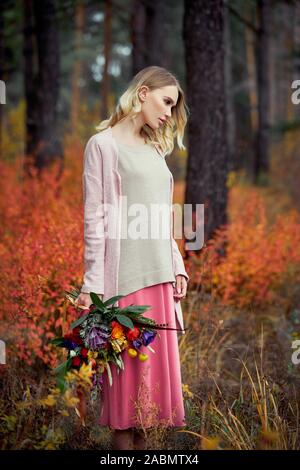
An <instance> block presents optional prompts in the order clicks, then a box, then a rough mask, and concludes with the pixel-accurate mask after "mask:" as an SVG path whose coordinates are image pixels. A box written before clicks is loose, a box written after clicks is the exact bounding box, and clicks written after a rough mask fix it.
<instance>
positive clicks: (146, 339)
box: [142, 330, 156, 346]
mask: <svg viewBox="0 0 300 470" xmlns="http://www.w3.org/2000/svg"><path fill="white" fill-rule="evenodd" d="M155 336H156V331H149V330H145V331H143V333H142V341H143V344H144V346H148V344H150V343H152V341H153V340H154V338H155Z"/></svg>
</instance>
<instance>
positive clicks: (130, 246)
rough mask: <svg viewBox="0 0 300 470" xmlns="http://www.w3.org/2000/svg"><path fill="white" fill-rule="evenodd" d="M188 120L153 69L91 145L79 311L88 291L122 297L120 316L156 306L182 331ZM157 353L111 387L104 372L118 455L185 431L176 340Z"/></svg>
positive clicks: (108, 420) (166, 77)
mask: <svg viewBox="0 0 300 470" xmlns="http://www.w3.org/2000/svg"><path fill="white" fill-rule="evenodd" d="M187 111H188V109H187V106H186V104H185V99H184V93H183V91H182V89H181V86H180V85H179V83H178V81H177V79H176V78H175V76H174V75H173V74H172V73H170V72H169V71H167V70H166V69H164V68H162V67H158V66H150V67H146V68H144V69H143V70H141V71H140V72H139V73H137V74H136V75H135V76H134V77H133V79H132V80H131V82H130V84H129V86H128V88H127V89H126V91H125V92H124V93H123V94H122V96H121V97H120V99H119V103H118V105H117V107H116V109H115V111H114V112H113V114H112V115H111V116H110V118H109V119H106V120H104V121H102V122H101V123H100V125H99V126H98V127H97V130H98V133H97V134H95V135H93V136H92V137H91V138H90V139H89V141H88V142H87V145H86V148H85V153H84V170H83V196H84V241H85V252H84V262H85V273H84V282H83V286H82V289H81V294H80V296H79V298H78V302H79V303H80V304H83V305H86V306H89V305H90V304H91V298H90V292H96V293H98V294H99V295H101V296H102V298H103V300H107V299H108V298H110V297H112V296H114V295H124V297H123V298H121V299H120V300H119V302H118V303H117V305H119V306H120V307H121V308H123V307H125V306H127V305H130V304H137V305H150V306H151V309H149V310H147V311H146V312H145V315H147V316H149V317H151V318H153V319H155V320H156V321H157V322H158V323H163V324H166V323H168V324H169V326H170V327H174V328H176V327H178V326H179V328H181V329H182V330H183V329H184V328H183V319H182V312H181V309H180V300H181V299H183V298H185V296H186V291H187V282H188V280H189V276H188V274H187V272H186V270H185V267H184V263H183V259H182V256H181V254H180V251H179V249H178V246H177V243H176V241H175V240H174V238H173V235H172V225H173V221H172V217H171V211H170V208H171V206H172V197H173V184H174V181H173V177H172V174H171V172H170V171H169V169H168V167H167V164H166V162H165V156H166V155H168V154H170V153H171V152H172V150H173V147H174V138H175V137H176V138H177V144H178V146H179V148H181V149H184V148H185V147H184V145H183V134H184V128H185V126H186V122H187ZM125 199H126V204H125ZM163 206H164V207H166V206H167V208H168V212H167V214H169V215H168V216H167V217H163V222H164V225H165V226H164V230H160V232H159V233H160V236H155V237H152V235H151V227H150V223H149V221H150V219H151V217H150V211H151V210H152V209H153V207H163ZM141 207H142V217H141V218H139V219H138V220H139V222H141V221H142V222H143V224H142V225H143V230H144V231H143V230H142V236H139V235H140V226H139V224H138V223H136V222H135V223H134V222H133V220H132V216H133V215H136V214H138V211H137V209H140V208H141ZM145 214H146V215H145ZM151 220H152V219H151ZM146 221H147V224H146V230H145V222H146ZM132 223H133V225H132V226H131V229H130V230H129V227H130V224H132ZM152 228H153V227H152ZM148 229H149V230H148ZM145 233H146V236H145ZM163 233H164V234H165V233H167V234H168V235H167V236H165V235H164V236H163ZM153 349H155V353H153V352H150V351H149V349H148V348H147V347H146V346H144V345H142V347H141V349H140V352H141V353H142V354H147V355H148V359H147V360H145V361H142V360H139V358H137V357H136V358H131V357H129V356H128V354H127V353H126V354H125V353H124V357H123V360H124V366H125V368H124V370H122V371H121V372H120V373H119V374H118V373H117V370H116V368H115V366H114V365H112V376H113V385H112V386H110V385H109V382H108V377H107V375H106V372H105V373H104V375H103V384H102V397H101V410H100V421H99V424H100V425H101V426H109V427H110V429H113V430H114V438H113V448H114V449H132V448H142V447H143V446H145V442H143V438H142V436H141V434H140V430H141V429H144V430H145V429H147V428H151V427H154V426H157V425H158V426H159V425H164V426H170V427H175V426H176V427H177V426H178V427H180V426H185V424H186V423H185V416H184V406H183V397H182V386H181V370H180V360H179V350H178V337H177V331H175V330H160V332H159V335H157V337H156V339H155V342H154V343H153ZM143 358H144V359H145V356H141V359H143ZM134 446H135V447H134Z"/></svg>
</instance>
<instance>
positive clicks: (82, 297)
mask: <svg viewBox="0 0 300 470" xmlns="http://www.w3.org/2000/svg"><path fill="white" fill-rule="evenodd" d="M97 295H98V296H99V297H100V299H101V300H102V298H103V295H102V294H97ZM92 303H93V302H92V299H91V296H90V294H88V293H85V292H81V293H80V294H79V296H78V297H77V299H76V300H75V305H76V306H79V305H81V306H83V307H86V308H89V306H90V305H91V304H92Z"/></svg>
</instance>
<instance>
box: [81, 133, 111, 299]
mask: <svg viewBox="0 0 300 470" xmlns="http://www.w3.org/2000/svg"><path fill="white" fill-rule="evenodd" d="M102 177H103V173H102V154H101V149H100V146H99V144H98V143H97V139H96V136H92V137H91V138H90V139H89V141H88V142H87V144H86V147H85V151H84V167H83V174H82V188H83V207H84V267H85V272H84V278H83V286H82V288H81V292H99V293H101V295H103V293H104V253H105V236H104V209H103V184H102Z"/></svg>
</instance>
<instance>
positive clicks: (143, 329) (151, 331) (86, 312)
mask: <svg viewBox="0 0 300 470" xmlns="http://www.w3.org/2000/svg"><path fill="white" fill-rule="evenodd" d="M79 294H80V292H79V291H77V290H73V291H72V292H68V291H66V297H67V299H68V300H69V301H70V302H71V303H72V304H73V305H74V306H76V307H78V308H81V309H83V312H82V316H80V317H79V318H78V319H77V320H75V321H74V322H73V323H72V324H71V329H72V331H70V332H69V333H67V334H65V335H64V336H62V337H58V338H54V339H52V340H51V341H50V343H52V344H54V345H56V346H59V347H62V348H66V349H67V350H68V355H67V360H66V361H65V362H64V363H62V364H60V365H59V366H58V367H57V368H56V369H55V370H54V373H56V374H57V386H58V388H59V389H60V390H61V391H64V390H65V389H66V387H67V384H68V382H69V380H68V373H69V372H71V374H69V375H72V376H74V373H75V375H76V372H77V374H80V373H81V372H82V371H85V375H86V372H87V371H88V379H87V380H88V381H90V386H91V396H92V399H95V398H96V396H97V395H98V391H99V390H101V384H102V383H103V377H102V374H103V372H104V371H105V369H106V370H107V374H108V378H109V383H110V385H112V374H111V369H110V364H112V363H114V364H115V365H116V366H117V372H118V373H119V372H120V370H121V369H124V362H123V359H122V353H123V352H124V351H126V352H127V354H128V355H129V356H130V357H132V358H134V357H138V358H139V360H140V361H145V360H147V359H148V355H147V354H144V353H142V352H141V348H142V346H146V347H147V348H148V349H149V350H150V351H151V352H155V351H154V350H153V349H152V348H151V346H150V344H151V343H152V342H153V341H154V339H155V337H156V335H157V330H158V329H169V330H176V329H177V328H169V327H168V326H167V325H159V324H157V323H156V322H155V321H154V320H152V319H151V318H147V317H145V316H143V315H142V314H143V313H144V312H145V311H146V310H148V309H150V308H151V306H150V305H129V306H127V307H125V308H123V309H122V308H120V307H118V306H116V305H115V302H116V301H117V300H119V299H120V298H122V297H123V295H118V296H115V297H111V298H110V299H108V300H106V301H105V302H103V301H102V300H101V299H100V297H99V296H98V295H97V294H96V293H94V292H91V294H90V296H91V300H92V302H93V303H92V304H91V305H90V307H89V308H86V307H84V306H77V305H76V303H75V301H76V299H77V297H78V296H79ZM81 376H82V374H81Z"/></svg>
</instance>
